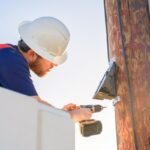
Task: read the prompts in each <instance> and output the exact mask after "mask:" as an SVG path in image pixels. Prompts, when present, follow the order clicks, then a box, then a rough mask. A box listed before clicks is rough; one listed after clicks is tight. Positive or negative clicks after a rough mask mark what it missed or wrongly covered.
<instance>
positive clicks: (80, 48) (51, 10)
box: [0, 0, 117, 150]
mask: <svg viewBox="0 0 150 150" xmlns="http://www.w3.org/2000/svg"><path fill="white" fill-rule="evenodd" d="M103 7H104V6H103V0H88V1H87V0H82V1H81V0H75V1H74V0H43V1H40V0H32V1H31V0H20V1H18V0H9V1H8V0H1V5H0V9H1V13H0V18H1V22H0V27H1V28H0V43H12V44H16V43H17V41H18V40H19V39H20V37H19V34H18V25H19V23H20V22H22V21H25V20H29V21H30V20H33V19H36V18H38V17H41V16H52V17H56V18H58V19H60V20H61V21H62V22H63V23H64V24H65V25H66V26H67V27H68V29H69V31H70V34H71V38H70V42H69V45H68V47H67V51H68V60H67V62H65V63H64V64H62V65H60V66H58V67H56V68H55V69H53V70H52V71H51V72H50V73H48V74H47V75H46V76H45V77H44V78H39V77H37V76H36V75H34V74H33V73H32V79H33V81H34V85H35V87H36V89H37V91H38V93H39V95H40V96H41V98H43V99H45V100H47V101H48V102H49V103H51V104H52V105H54V106H56V107H59V108H61V107H63V105H65V104H68V103H70V102H71V103H75V104H77V105H85V104H101V105H104V106H107V107H108V108H106V109H105V110H103V111H102V112H100V113H96V114H94V115H93V119H96V120H100V121H101V122H102V124H103V131H102V133H101V134H99V135H96V136H91V137H88V138H85V137H82V136H81V134H80V130H79V124H78V123H76V124H75V127H76V150H83V149H86V150H91V149H92V150H99V149H101V150H116V149H117V148H116V134H115V132H116V131H115V115H114V107H113V105H112V101H108V100H104V101H100V100H94V99H93V98H92V97H93V95H94V93H95V91H96V89H97V87H98V84H99V82H100V80H101V79H102V77H103V74H104V73H105V71H106V69H107V68H108V66H109V64H108V59H107V44H106V30H105V19H104V8H103Z"/></svg>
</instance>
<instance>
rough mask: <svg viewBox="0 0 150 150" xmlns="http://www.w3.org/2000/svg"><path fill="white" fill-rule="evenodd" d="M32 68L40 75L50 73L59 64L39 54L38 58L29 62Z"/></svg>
mask: <svg viewBox="0 0 150 150" xmlns="http://www.w3.org/2000/svg"><path fill="white" fill-rule="evenodd" d="M29 66H30V69H31V70H32V71H33V72H34V73H35V74H37V75H38V76H39V77H42V76H44V75H45V74H46V73H48V72H49V71H50V70H51V69H52V68H53V67H55V66H57V65H55V64H53V63H52V62H50V61H48V60H46V59H44V58H42V57H40V56H38V57H37V59H36V60H35V61H34V62H32V63H31V64H29Z"/></svg>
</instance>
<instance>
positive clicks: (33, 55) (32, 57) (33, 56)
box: [27, 49, 38, 62]
mask: <svg viewBox="0 0 150 150" xmlns="http://www.w3.org/2000/svg"><path fill="white" fill-rule="evenodd" d="M27 55H28V58H29V60H30V62H34V61H35V60H36V59H37V57H38V55H37V54H36V53H35V52H34V51H33V50H31V49H30V50H28V52H27Z"/></svg>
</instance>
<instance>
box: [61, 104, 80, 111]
mask: <svg viewBox="0 0 150 150" xmlns="http://www.w3.org/2000/svg"><path fill="white" fill-rule="evenodd" d="M79 108H80V106H77V105H76V104H73V103H70V104H67V105H65V106H64V107H63V108H62V109H63V110H64V111H71V110H75V109H79Z"/></svg>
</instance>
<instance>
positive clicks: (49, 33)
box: [0, 17, 92, 122]
mask: <svg viewBox="0 0 150 150" xmlns="http://www.w3.org/2000/svg"><path fill="white" fill-rule="evenodd" d="M18 30H19V34H20V37H21V40H20V41H19V42H18V45H17V46H16V45H11V44H0V86H1V87H4V88H7V89H10V90H13V91H16V92H19V93H22V94H25V95H28V96H32V97H33V98H34V99H36V100H37V101H38V102H41V103H44V104H47V105H50V104H49V103H47V102H46V101H44V100H42V99H41V98H40V97H39V96H38V94H37V92H36V90H35V87H34V85H33V83H32V80H31V78H30V71H29V69H31V70H32V71H33V72H34V73H35V74H37V75H38V76H39V77H42V76H44V75H45V74H46V73H47V72H49V71H50V70H51V69H52V68H53V67H56V66H58V65H60V64H62V63H63V62H65V60H66V59H67V53H66V52H65V49H66V47H67V45H68V42H69V38H70V33H69V31H68V29H67V27H66V26H65V25H64V24H63V23H62V22H61V21H59V20H58V19H56V18H53V17H41V18H37V19H36V20H34V21H31V22H30V21H26V22H23V23H22V24H20V26H19V28H18ZM50 106H51V107H53V106H52V105H50ZM63 110H64V111H67V112H68V113H70V116H71V118H72V119H73V120H74V121H75V122H78V121H82V120H87V119H90V118H91V115H92V114H91V111H90V110H89V109H88V108H80V107H78V106H76V105H75V104H68V105H66V106H64V107H63Z"/></svg>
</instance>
